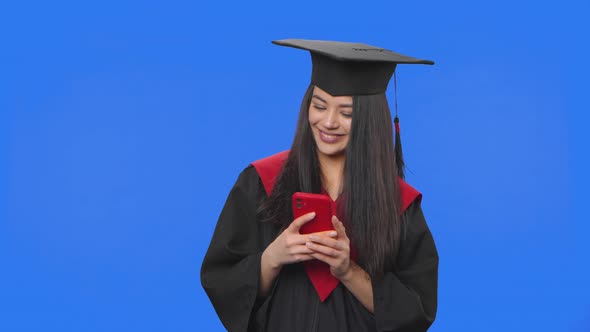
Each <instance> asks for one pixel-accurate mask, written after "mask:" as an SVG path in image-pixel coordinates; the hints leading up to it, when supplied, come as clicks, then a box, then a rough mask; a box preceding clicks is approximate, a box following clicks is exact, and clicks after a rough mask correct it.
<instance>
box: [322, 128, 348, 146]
mask: <svg viewBox="0 0 590 332" xmlns="http://www.w3.org/2000/svg"><path fill="white" fill-rule="evenodd" d="M318 130H319V129H318ZM319 132H320V139H321V140H322V142H325V143H336V142H337V141H339V140H340V138H341V137H342V136H343V135H334V134H326V133H325V132H323V131H321V130H319Z"/></svg>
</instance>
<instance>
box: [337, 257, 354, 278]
mask: <svg viewBox="0 0 590 332" xmlns="http://www.w3.org/2000/svg"><path fill="white" fill-rule="evenodd" d="M354 271H355V268H354V265H353V263H352V261H351V262H350V265H349V266H348V270H347V271H346V272H344V274H343V275H342V276H341V277H340V278H338V279H340V281H341V282H342V283H347V282H349V281H350V280H352V278H353V277H354Z"/></svg>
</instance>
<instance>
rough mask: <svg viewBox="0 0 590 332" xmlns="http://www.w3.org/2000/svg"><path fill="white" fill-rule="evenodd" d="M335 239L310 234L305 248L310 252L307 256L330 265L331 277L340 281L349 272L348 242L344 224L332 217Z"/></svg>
mask: <svg viewBox="0 0 590 332" xmlns="http://www.w3.org/2000/svg"><path fill="white" fill-rule="evenodd" d="M332 225H334V229H335V230H336V233H337V235H336V237H335V238H330V237H325V236H318V235H317V234H312V235H310V236H308V239H309V240H310V241H308V242H307V243H306V246H307V247H308V248H309V249H311V250H312V253H310V254H308V255H309V256H311V257H313V258H316V259H318V260H320V261H322V262H325V263H327V264H328V265H330V272H331V273H332V275H333V276H334V277H336V278H338V279H340V280H342V279H343V278H345V277H347V276H348V275H349V272H350V270H351V267H352V265H351V263H350V240H349V239H348V236H346V229H345V228H344V224H342V222H340V220H338V218H337V217H336V216H333V217H332Z"/></svg>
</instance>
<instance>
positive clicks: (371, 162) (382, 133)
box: [258, 85, 401, 278]
mask: <svg viewBox="0 0 590 332" xmlns="http://www.w3.org/2000/svg"><path fill="white" fill-rule="evenodd" d="M313 88H314V86H313V85H310V86H309V88H308V89H307V91H306V93H305V96H304V98H303V102H302V104H301V109H300V112H299V119H298V120H297V129H296V131H295V138H294V139H293V144H292V146H291V150H290V152H289V156H288V158H287V160H286V162H285V165H284V167H283V170H282V171H281V173H280V174H279V175H278V178H277V180H276V182H275V186H274V188H273V191H272V193H271V195H270V196H269V197H268V198H267V199H265V200H264V201H263V202H262V204H260V208H259V211H258V212H259V216H260V218H261V220H262V221H263V222H272V223H276V224H279V225H280V226H281V227H282V228H286V227H287V226H288V225H289V224H290V223H291V222H292V221H293V213H292V211H291V196H292V195H293V193H295V192H297V191H301V192H309V193H320V192H321V191H322V183H321V170H320V166H319V161H318V156H317V146H316V143H315V140H314V138H313V133H312V131H311V127H310V125H309V120H308V112H309V106H310V104H311V97H312V95H313ZM352 99H353V113H352V114H353V116H352V124H351V131H350V139H349V142H348V146H347V148H346V152H345V153H346V161H345V166H344V187H343V195H342V198H341V199H340V201H339V203H340V205H339V207H338V208H339V209H340V211H341V216H342V217H343V218H342V219H343V220H342V222H343V223H344V224H345V226H346V229H347V234H348V237H349V238H350V240H351V244H352V245H353V246H354V248H355V250H356V253H357V255H358V257H357V263H358V264H359V265H360V266H361V267H363V268H364V269H365V270H366V271H367V272H368V273H369V275H370V276H371V277H373V278H376V277H377V278H378V277H380V276H381V275H382V273H383V272H384V271H385V270H386V269H387V266H389V265H393V266H395V258H396V257H397V253H398V250H399V241H400V223H401V216H400V213H401V211H400V209H401V207H400V189H399V182H398V178H397V174H398V171H397V167H396V163H395V155H394V142H393V127H392V120H391V113H390V111H389V106H388V104H387V99H386V97H385V94H377V95H367V96H353V98H352Z"/></svg>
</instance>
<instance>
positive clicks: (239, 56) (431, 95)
mask: <svg viewBox="0 0 590 332" xmlns="http://www.w3.org/2000/svg"><path fill="white" fill-rule="evenodd" d="M16 3H18V4H16ZM589 14H590V4H589V2H588V1H560V2H543V1H515V2H513V1H507V0H500V1H495V2H478V1H466V0H463V1H452V0H451V1H415V2H408V1H406V2H398V1H367V2H364V3H362V4H361V2H350V3H348V2H345V1H338V2H336V1H334V2H331V3H328V2H315V1H297V2H278V1H274V2H270V1H269V2H266V3H262V2H234V3H231V2H217V3H212V2H211V3H206V2H197V1H166V2H164V1H162V2H153V1H141V2H140V1H137V2H120V1H102V2H94V3H92V2H80V1H76V2H73V1H72V2H69V3H68V2H62V1H46V2H40V1H39V2H32V1H19V2H13V3H11V4H7V3H4V4H3V5H2V6H1V7H0V263H1V270H0V271H1V273H0V330H1V331H219V330H223V328H222V325H221V324H220V323H219V321H218V319H217V316H216V314H215V312H214V310H213V308H212V307H211V305H210V303H209V301H208V299H207V297H206V295H205V293H204V292H203V290H202V288H201V286H200V281H199V268H200V265H201V261H202V258H203V255H204V254H205V250H206V248H207V246H208V243H209V240H210V237H211V234H212V232H213V228H214V226H215V223H216V220H217V216H218V214H219V212H220V210H221V208H222V206H223V203H224V201H225V198H226V196H227V194H228V192H229V190H230V188H231V186H232V185H233V183H234V181H235V180H236V178H237V175H238V174H239V172H240V171H241V169H243V168H244V167H245V166H246V165H247V164H248V163H249V162H250V161H253V160H255V159H258V158H261V157H264V156H266V155H269V154H272V153H275V152H278V151H281V150H284V149H287V148H288V147H289V146H290V143H291V139H292V135H293V132H294V127H295V121H296V116H297V112H298V109H299V104H300V102H301V98H302V96H303V93H304V91H305V89H306V87H307V84H308V82H309V77H310V61H309V55H308V54H307V53H306V52H302V51H297V50H294V49H287V48H281V47H277V46H273V45H272V44H271V43H270V41H271V40H273V39H283V38H310V39H328V40H343V41H359V42H366V43H370V44H375V45H379V46H382V47H386V48H390V49H392V50H395V51H398V52H400V53H405V54H408V55H412V56H416V57H421V58H426V59H432V60H435V61H436V65H435V66H400V67H399V68H398V74H399V76H398V93H399V108H400V117H401V126H402V139H403V141H404V150H405V156H406V161H407V164H408V166H409V169H410V170H411V173H409V174H408V181H409V182H410V183H411V184H412V185H414V186H415V187H417V188H418V189H419V190H420V191H422V192H423V194H424V200H423V208H424V211H425V214H426V217H427V220H428V222H429V225H430V227H431V229H432V232H433V234H434V236H435V240H436V242H437V245H438V249H439V254H440V257H441V261H440V281H439V282H440V289H439V311H438V317H437V320H436V322H435V324H434V325H433V327H432V329H431V330H432V331H525V330H526V331H590V286H589V284H588V281H589V280H590V266H589V262H588V261H589V258H588V256H589V254H590V243H589V241H588V239H587V238H588V234H589V232H590V226H589V224H588V222H587V221H588V217H587V208H586V207H585V204H586V203H587V199H588V196H589V195H588V188H589V185H590V178H589V176H588V174H587V170H588V169H590V162H589V154H588V143H590V138H589V135H588V134H587V132H588V129H587V128H586V126H587V123H588V122H589V121H590V116H589V115H588V111H589V110H590V107H589V106H590V105H589V102H588V99H587V98H586V96H587V94H588V92H587V90H588V83H587V77H588V75H589V74H590V71H589V69H588V59H589V58H590V52H589V50H588V33H589V32H590V29H589V24H588V23H587V22H588V16H589ZM584 21H586V22H584ZM391 88H392V85H390V91H389V92H388V97H389V99H390V101H391V100H392V97H393V94H392V90H393V89H391Z"/></svg>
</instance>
